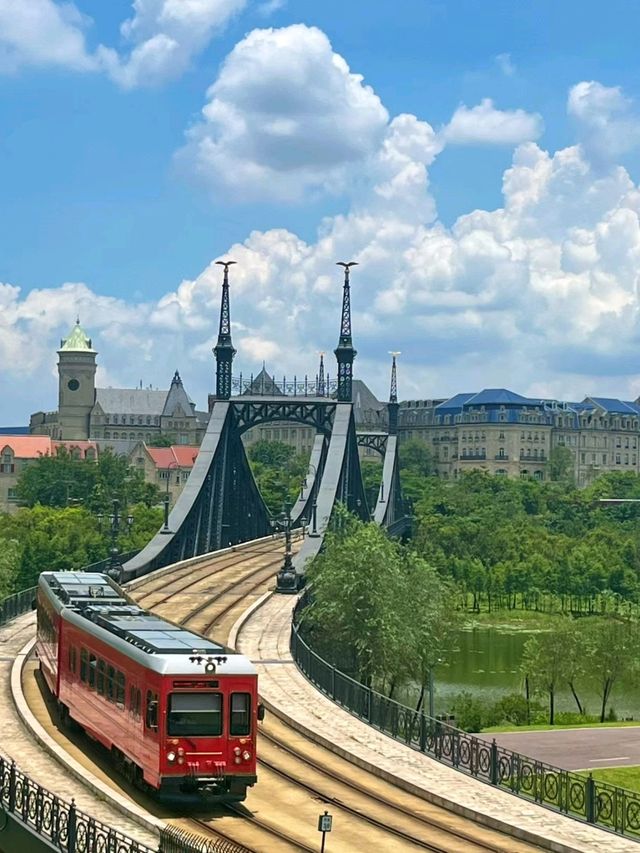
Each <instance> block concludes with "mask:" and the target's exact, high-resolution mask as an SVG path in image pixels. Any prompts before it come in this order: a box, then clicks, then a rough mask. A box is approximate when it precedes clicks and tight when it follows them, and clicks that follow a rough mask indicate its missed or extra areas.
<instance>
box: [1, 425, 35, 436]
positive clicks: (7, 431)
mask: <svg viewBox="0 0 640 853" xmlns="http://www.w3.org/2000/svg"><path fill="white" fill-rule="evenodd" d="M0 435H29V427H28V426H12V427H0Z"/></svg>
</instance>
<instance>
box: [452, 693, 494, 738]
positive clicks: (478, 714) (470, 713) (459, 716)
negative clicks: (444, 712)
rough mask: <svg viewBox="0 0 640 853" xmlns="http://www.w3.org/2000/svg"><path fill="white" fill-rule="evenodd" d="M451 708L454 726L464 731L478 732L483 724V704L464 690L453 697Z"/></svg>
mask: <svg viewBox="0 0 640 853" xmlns="http://www.w3.org/2000/svg"><path fill="white" fill-rule="evenodd" d="M451 710H452V712H453V715H454V717H455V721H456V726H457V727H458V728H459V729H463V731H465V732H479V731H481V730H482V727H483V726H484V725H485V719H486V716H485V715H486V711H485V707H484V704H483V703H482V701H481V700H480V699H478V697H477V696H474V695H473V693H469V691H468V690H464V691H463V692H462V693H458V695H457V696H454V697H453V702H452V703H451Z"/></svg>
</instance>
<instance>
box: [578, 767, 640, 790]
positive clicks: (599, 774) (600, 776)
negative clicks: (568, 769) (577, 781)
mask: <svg viewBox="0 0 640 853" xmlns="http://www.w3.org/2000/svg"><path fill="white" fill-rule="evenodd" d="M579 772H580V773H581V774H582V775H583V776H588V775H589V773H590V772H591V773H593V778H594V779H597V780H598V781H600V782H606V783H607V784H608V785H617V786H618V787H619V788H627V789H629V790H630V791H640V766H638V765H632V766H630V767H607V768H605V769H601V770H598V769H594V770H591V771H589V770H580V771H579Z"/></svg>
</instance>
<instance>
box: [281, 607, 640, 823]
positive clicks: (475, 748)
mask: <svg viewBox="0 0 640 853" xmlns="http://www.w3.org/2000/svg"><path fill="white" fill-rule="evenodd" d="M307 603H308V596H307V594H306V593H305V595H303V596H302V597H301V599H300V601H298V603H297V605H296V607H295V609H294V617H293V624H292V628H291V654H292V656H293V659H294V660H295V662H296V664H297V665H298V667H299V668H300V670H301V671H302V672H303V674H304V675H305V676H306V677H307V678H308V679H309V681H310V682H311V683H312V684H314V685H315V686H316V687H317V688H318V689H319V690H321V691H322V692H323V693H324V694H325V695H326V696H328V697H329V698H330V699H332V700H333V701H334V702H336V703H337V704H338V705H341V706H342V707H343V708H345V709H346V710H347V711H349V712H350V713H352V714H354V715H355V716H356V717H358V718H359V719H361V720H363V721H364V722H366V723H369V725H371V726H373V727H374V728H376V729H378V730H379V731H381V732H383V733H384V734H387V735H389V736H390V737H392V738H394V739H395V740H397V741H400V742H402V743H404V744H406V745H407V746H409V747H411V748H412V749H416V750H419V751H420V752H423V753H425V755H428V756H430V757H431V758H435V759H436V760H437V761H440V762H442V763H443V764H447V765H448V766H449V767H453V768H454V769H456V770H459V771H461V772H462V773H466V774H468V775H469V776H473V777H474V778H476V779H479V780H480V781H482V782H486V783H487V784H490V785H494V786H495V787H497V788H500V789H502V790H504V791H508V792H510V793H512V794H516V795H517V796H519V797H522V798H524V799H527V800H530V801H532V802H535V803H538V804H539V805H542V806H545V807H546V808H549V809H552V810H554V811H557V812H561V813H562V814H566V815H568V816H569V817H572V818H575V819H577V820H581V821H585V822H587V823H591V824H595V825H596V826H598V827H600V828H601V829H606V830H609V831H611V832H615V833H618V834H620V835H627V836H629V837H631V838H634V839H635V840H640V794H637V793H635V792H634V791H629V790H626V789H625V788H618V787H616V786H614V785H608V784H607V783H606V782H600V781H598V780H596V779H594V778H593V776H592V775H591V774H589V775H588V776H583V775H581V774H579V773H575V772H572V771H570V770H562V769H561V768H559V767H554V766H553V765H551V764H545V763H544V762H542V761H537V760H536V759H533V758H528V757H527V756H524V755H520V754H519V753H517V752H512V751H511V750H510V749H505V748H504V747H501V746H498V744H497V743H496V741H495V740H493V741H492V742H489V741H488V740H484V739H483V738H481V737H477V736H476V735H472V734H468V733H467V732H464V731H461V730H460V729H457V728H455V727H454V726H450V725H448V724H446V723H443V722H441V721H440V720H438V719H435V718H433V717H429V716H428V715H427V714H425V713H424V712H423V711H415V710H414V709H413V708H408V707H407V706H406V705H401V704H400V703H399V702H395V701H394V700H393V699H389V698H387V697H386V696H383V695H382V694H381V693H378V692H376V691H375V690H372V689H371V688H369V687H366V686H365V685H364V684H361V683H360V682H359V681H356V680H355V679H353V678H351V677H350V676H348V675H346V674H345V673H343V672H341V671H340V670H339V669H336V667H335V666H332V665H331V664H330V663H328V662H327V661H326V660H324V659H323V658H321V657H320V655H318V654H317V653H316V652H314V651H313V649H312V648H310V646H309V645H308V644H307V643H306V642H305V641H304V639H303V638H302V637H301V636H300V614H301V611H302V610H303V609H304V607H305V606H306V605H307Z"/></svg>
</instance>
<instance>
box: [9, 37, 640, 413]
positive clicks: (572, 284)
mask: <svg viewBox="0 0 640 853" xmlns="http://www.w3.org/2000/svg"><path fill="white" fill-rule="evenodd" d="M290 29H291V28H287V30H288V31H289V32H287V31H269V30H267V31H260V32H259V34H253V33H252V34H250V36H247V39H245V40H244V41H243V42H241V45H242V49H241V50H238V52H237V53H236V54H235V55H233V54H232V57H233V58H231V57H230V58H229V61H228V62H227V63H226V64H225V66H224V67H223V68H222V70H221V73H220V77H219V78H218V81H216V83H215V84H214V86H213V87H212V89H211V90H210V95H209V101H208V107H212V110H213V112H212V115H211V116H207V117H205V120H204V121H203V125H204V130H203V128H202V127H201V128H200V131H199V132H200V134H201V136H200V137H198V139H201V138H202V139H204V138H205V137H206V136H207V134H208V133H211V134H212V139H211V144H212V145H213V147H214V148H216V146H220V150H218V151H217V153H216V156H221V157H223V161H224V162H225V163H226V164H227V165H228V166H231V167H233V170H234V171H233V173H232V174H231V177H230V178H228V177H224V176H223V177H222V178H221V177H220V176H217V175H214V176H212V175H211V174H210V173H206V174H207V179H208V180H210V181H211V182H212V183H213V182H214V181H218V182H220V181H223V180H224V181H226V183H223V184H219V185H220V186H224V187H226V188H227V189H228V190H231V189H237V190H238V192H240V191H243V192H244V191H246V184H245V183H244V182H245V181H246V176H247V174H250V173H252V171H253V170H257V174H258V175H259V177H260V180H264V182H265V186H266V187H268V188H270V189H272V188H276V190H277V189H278V182H280V183H282V184H286V186H287V196H288V197H290V198H295V197H296V195H299V194H300V193H302V192H303V191H307V192H308V191H310V190H314V189H317V188H322V187H323V181H326V183H327V185H329V186H330V185H331V184H332V182H333V181H335V180H336V176H337V175H342V176H344V175H348V176H349V180H347V181H346V182H345V186H346V188H347V192H348V203H347V209H346V211H345V212H343V213H336V214H335V215H333V216H328V217H326V218H325V219H323V221H322V223H321V224H320V225H319V227H318V231H317V234H316V236H315V237H314V238H313V239H309V240H305V239H302V237H300V236H299V235H298V234H296V233H294V232H293V231H290V230H287V229H283V228H273V229H271V230H268V231H253V232H251V233H250V234H248V236H247V237H246V239H244V240H242V241H239V242H238V243H237V244H235V245H233V246H229V247H228V251H227V252H225V255H226V256H227V257H230V258H232V259H234V260H235V261H236V262H237V265H236V266H234V267H233V268H232V270H231V303H232V307H231V311H232V322H233V327H232V328H233V335H234V343H235V345H236V347H237V349H238V355H237V357H236V362H235V364H234V372H236V373H237V372H239V371H240V370H243V372H244V373H245V375H247V374H249V373H250V372H251V371H254V372H256V371H257V370H259V369H260V366H261V361H262V359H265V360H266V361H267V369H268V370H269V371H271V372H275V373H277V374H278V375H279V376H281V375H282V374H286V375H287V376H288V377H291V376H293V374H297V375H298V376H301V375H303V374H304V373H305V372H306V373H308V374H309V375H313V374H314V373H315V371H316V369H317V361H318V355H317V352H318V350H324V351H325V352H326V353H328V354H327V357H326V363H327V369H328V371H329V372H330V373H331V374H332V375H333V373H334V370H335V366H334V364H333V358H332V356H331V355H330V351H331V349H332V348H333V347H334V346H335V344H336V343H337V338H338V331H339V318H340V299H341V272H340V270H339V269H338V268H337V267H336V266H335V262H336V261H338V260H356V261H357V262H358V264H359V266H357V267H356V268H355V269H354V271H353V275H352V305H353V326H354V338H355V344H356V347H357V349H358V353H359V354H358V358H357V360H356V363H355V371H356V375H357V376H359V377H361V378H364V379H365V380H366V381H367V382H368V383H369V384H370V385H371V387H372V388H373V390H374V391H375V392H376V393H377V394H378V395H380V396H381V397H382V396H384V394H385V393H386V392H387V389H388V366H389V365H388V361H389V357H388V355H387V353H388V351H389V350H391V349H393V350H395V349H401V350H402V357H401V362H400V387H401V394H402V396H404V397H408V398H415V397H419V396H423V397H430V396H440V395H443V396H444V395H447V394H453V393H455V392H457V391H461V390H466V391H471V390H474V389H480V388H482V387H500V386H507V387H512V388H513V389H514V390H516V391H519V392H521V393H525V394H527V393H532V394H544V395H545V396H547V395H551V394H554V395H558V396H561V397H565V398H568V399H572V398H580V397H581V396H582V395H584V394H586V393H597V392H600V393H602V394H608V395H612V396H615V395H621V396H624V397H626V398H632V397H634V396H636V395H637V394H638V392H640V369H639V368H638V360H637V349H638V340H639V339H640V312H639V304H638V292H639V287H640V218H639V214H640V191H639V189H638V187H637V186H636V184H635V183H634V181H633V180H632V178H631V176H630V175H629V173H628V172H627V171H626V169H625V168H624V167H622V166H620V165H618V164H616V163H615V162H609V163H607V162H598V163H594V162H593V159H592V156H591V154H590V149H589V148H588V146H586V145H585V144H584V143H582V141H581V140H582V137H581V138H580V140H579V141H578V142H577V143H576V144H574V145H570V146H568V147H565V148H563V149H560V150H558V151H548V150H545V149H544V148H543V147H541V146H540V145H539V144H537V143H536V142H534V141H531V140H526V141H523V142H522V143H521V144H519V145H518V146H517V147H516V149H515V151H514V154H513V160H512V163H511V165H510V167H509V168H508V169H507V170H506V171H505V174H504V176H503V181H502V192H503V200H502V203H501V205H500V206H499V207H498V208H497V209H495V210H482V209H478V210H472V211H470V212H468V213H467V214H465V215H463V216H461V217H459V219H458V220H457V221H456V222H455V223H454V224H453V226H452V227H446V226H445V225H444V224H443V223H441V222H440V221H439V220H438V217H437V210H436V205H435V201H434V199H433V197H432V196H431V194H430V190H429V167H430V165H431V164H432V162H433V160H434V158H435V157H436V156H438V155H439V154H440V152H441V149H442V146H443V144H444V140H443V138H442V136H441V135H440V134H437V133H435V132H434V130H433V128H432V127H431V126H430V125H429V124H428V123H427V122H425V121H423V120H421V119H419V118H417V117H416V116H412V115H408V114H403V115H399V116H395V117H393V118H392V119H391V120H389V118H388V115H387V113H386V110H385V108H384V106H383V105H382V104H381V103H380V102H379V100H378V99H377V97H376V95H375V94H374V93H373V92H372V91H371V90H370V89H368V88H367V87H366V86H365V85H364V83H363V81H362V80H361V78H359V77H358V76H357V75H354V74H353V73H352V72H351V71H350V70H349V69H348V66H347V65H346V63H345V62H344V60H342V59H341V58H340V57H336V55H335V53H334V52H333V51H332V50H331V47H330V45H329V43H328V41H327V40H326V37H324V36H322V34H320V33H319V31H315V30H312V29H311V28H305V27H303V28H301V29H300V30H299V32H298V35H299V39H298V45H300V44H302V43H304V45H307V44H311V45H312V46H313V48H314V51H315V53H314V56H315V57H316V64H315V65H312V66H310V65H309V64H308V60H309V55H308V51H306V50H304V51H302V53H303V55H300V54H298V53H297V52H296V49H295V47H292V42H291V39H290V37H291V32H290ZM283 32H284V33H285V35H284V36H283ZM279 38H282V41H279V40H278V39H279ZM307 38H308V42H307V41H306V39H307ZM252 39H255V41H252ZM274 43H275V44H276V45H279V46H280V49H279V50H275V51H274V50H273V45H274ZM247 44H252V45H253V46H255V48H256V49H255V50H251V51H246V52H245V48H246V47H247ZM274 53H275V54H279V57H278V56H274ZM278 60H279V61H278ZM292 68H293V69H295V70H296V74H297V75H298V76H297V77H294V78H293V79H294V80H297V81H300V82H301V83H305V84H307V85H306V88H305V86H303V85H298V86H295V85H292V84H291V73H290V72H291V69H292ZM278 79H281V80H282V98H281V99H280V100H277V99H276V100H274V99H273V92H274V90H275V83H274V81H276V80H278ZM316 81H318V82H319V85H318V86H317V87H316V86H315V83H316ZM260 82H262V88H261V86H260ZM218 84H220V85H219V86H218ZM245 84H246V85H245ZM321 90H326V102H323V100H322V91H321ZM572 91H573V92H574V93H575V92H576V90H572ZM580 91H582V90H581V89H577V92H578V93H579V92H580ZM592 93H593V90H592ZM303 94H308V95H309V98H310V101H309V110H310V118H309V121H310V122H312V131H311V132H310V130H309V128H308V127H306V126H305V124H304V116H305V115H306V113H305V103H306V102H305V99H304V98H303V97H302V95H303ZM589 97H590V95H587V101H588V99H589ZM620 97H624V96H623V95H622V93H620ZM578 103H579V105H578V106H574V107H571V109H573V110H574V113H572V114H573V115H574V116H575V117H576V119H578V114H577V113H576V112H575V110H578V112H580V111H582V115H581V117H580V119H579V120H580V121H581V122H582V123H583V125H584V124H585V123H586V118H585V116H590V115H591V114H592V111H593V110H594V109H596V111H597V112H598V114H600V113H601V111H602V109H603V107H602V106H598V107H597V108H596V107H595V106H594V105H593V103H591V104H589V103H587V102H585V101H584V99H578ZM347 105H350V107H351V108H350V109H347ZM208 107H207V108H208ZM492 109H493V108H492ZM225 110H228V111H229V114H228V115H227V114H226V113H225ZM318 112H319V115H316V114H317V113H318ZM354 113H357V114H354ZM229 116H232V118H229ZM330 117H333V119H334V120H335V121H336V122H337V123H338V124H339V125H340V126H342V124H341V123H350V124H349V126H350V127H351V128H352V130H353V133H352V134H351V136H350V137H349V136H347V137H346V138H345V139H341V138H338V137H339V134H338V133H337V131H336V130H335V129H333V128H332V127H331V121H330ZM261 121H262V122H263V123H264V125H265V126H267V127H268V128H270V129H271V128H276V131H275V132H273V133H272V132H271V131H270V133H269V134H267V139H266V140H264V139H262V137H261V134H260V133H259V128H260V127H261ZM314 121H315V122H316V123H315V124H313V122H314ZM583 125H581V127H582V126H583ZM278 129H279V130H278ZM581 133H582V131H581ZM226 134H230V135H229V136H228V135H226ZM323 134H324V135H325V136H326V138H327V145H328V149H327V150H328V151H329V153H330V156H329V155H327V154H326V152H324V151H322V150H320V146H319V144H318V141H319V138H324V137H323ZM276 137H284V138H285V139H286V140H287V143H288V147H286V146H285V147H286V154H285V153H283V152H282V151H280V150H278V147H277V145H276V144H275V142H274V140H275V138H276ZM232 138H233V139H234V140H235V142H236V145H235V147H234V146H233V145H232V144H231V141H230V140H231V139H232ZM512 139H515V135H514V136H513V137H512ZM194 143H195V138H194V139H193V140H191V141H190V144H194ZM187 147H189V146H187ZM193 153H194V152H193V151H190V152H189V154H190V155H193ZM440 156H446V152H445V154H443V155H440ZM201 167H202V168H203V169H204V168H205V167H206V168H207V169H208V168H210V167H211V162H205V163H202V164H201ZM234 180H235V181H236V183H233V181H234ZM276 190H274V191H276ZM215 260H216V259H215V258H214V259H212V261H211V263H210V264H209V265H207V266H206V268H205V269H203V270H202V272H201V273H200V275H198V276H197V277H195V278H194V279H188V280H185V281H182V282H180V283H179V284H177V286H176V287H175V288H174V289H172V290H171V291H170V292H168V293H166V294H163V295H162V296H161V297H159V298H157V299H155V300H150V301H148V302H145V303H142V304H131V303H128V302H126V301H124V300H121V299H114V298H111V297H104V296H101V295H99V294H97V293H95V292H94V291H92V289H91V288H90V287H89V286H88V285H87V284H65V285H63V286H61V287H42V288H41V289H39V290H37V291H32V292H31V293H29V294H26V295H23V294H22V293H21V292H20V290H19V288H18V287H16V286H15V285H11V284H6V285H1V286H0V357H2V359H3V364H4V365H5V368H6V369H5V371H4V373H5V374H6V376H5V378H4V379H3V378H1V377H0V393H8V392H9V390H10V387H9V386H11V387H15V386H17V385H19V386H20V388H24V389H29V391H28V392H27V391H24V393H25V394H27V393H29V394H30V400H31V403H32V408H39V407H42V406H43V401H42V386H43V385H44V384H45V383H37V385H38V386H39V387H36V383H33V382H29V381H25V380H28V379H29V378H30V377H35V376H40V375H42V374H43V372H44V373H45V374H46V371H48V372H49V375H50V376H51V381H50V383H49V384H48V386H47V387H49V388H50V402H49V404H50V405H54V404H55V391H56V385H55V381H54V374H55V348H56V346H57V344H58V339H59V337H60V336H61V335H63V334H65V333H66V332H67V331H68V327H70V325H71V324H72V322H73V319H74V317H75V312H76V311H77V310H79V311H80V315H81V319H82V321H83V324H84V325H85V326H86V327H87V328H88V330H89V332H90V333H91V335H92V337H93V338H94V342H95V344H96V347H97V349H98V350H99V351H100V357H99V358H100V363H101V365H103V366H105V367H106V368H107V370H108V373H109V376H110V378H111V380H110V381H112V382H113V383H114V384H119V385H123V386H127V385H128V386H133V385H135V384H137V383H138V381H139V380H140V378H142V379H143V381H144V382H145V384H146V383H147V382H153V384H156V385H164V386H165V387H166V386H167V384H168V382H169V380H170V377H171V375H172V374H173V370H175V368H176V366H178V367H179V368H180V370H181V373H182V376H183V379H184V381H185V384H186V386H187V388H188V390H189V392H190V394H191V395H192V396H193V398H194V399H196V400H197V401H198V402H199V404H200V405H201V406H203V405H204V403H205V400H206V394H207V392H209V391H211V390H212V384H213V358H212V355H211V347H212V346H213V344H214V343H215V336H216V331H217V315H218V308H219V300H220V283H221V270H220V267H219V266H217V265H216V264H215V263H214V261H215ZM122 341H126V342H128V343H127V346H126V347H124V348H123V347H122V345H121V343H122ZM18 356H19V357H18ZM141 371H142V375H140V373H141ZM3 383H4V384H3ZM25 399H26V397H25ZM24 405H27V403H26V402H25V404H24Z"/></svg>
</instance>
